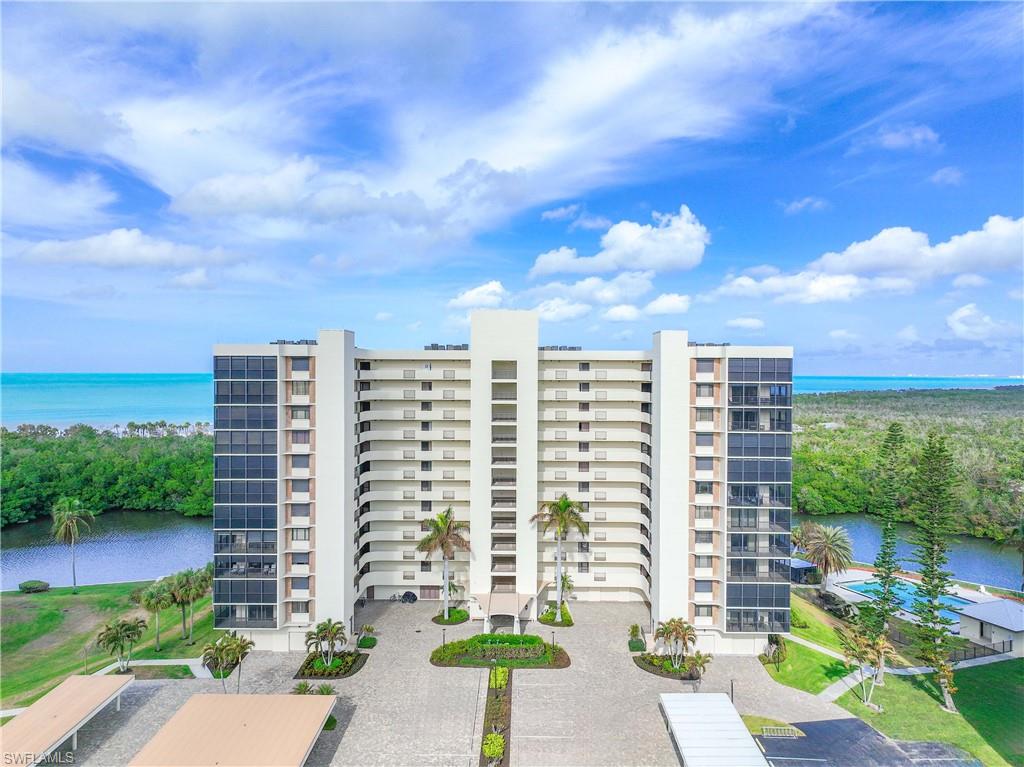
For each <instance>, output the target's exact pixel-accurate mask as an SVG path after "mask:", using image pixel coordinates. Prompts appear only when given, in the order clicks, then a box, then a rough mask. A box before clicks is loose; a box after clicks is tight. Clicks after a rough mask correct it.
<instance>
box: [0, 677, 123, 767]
mask: <svg viewBox="0 0 1024 767" xmlns="http://www.w3.org/2000/svg"><path fill="white" fill-rule="evenodd" d="M134 679H135V677H134V676H128V675H119V674H115V675H106V676H81V675H75V676H69V677H68V678H67V679H65V680H64V681H63V682H61V683H60V684H59V685H57V686H56V687H55V688H53V689H52V690H50V692H48V693H46V695H44V696H43V697H42V698H40V699H39V700H37V701H36V702H35V703H33V704H32V705H31V706H29V707H28V709H26V710H25V711H22V712H21V713H20V714H18V715H17V716H16V717H14V719H12V720H11V721H9V722H8V723H7V724H5V725H4V726H3V727H0V750H2V751H3V763H4V764H37V763H38V762H39V761H42V760H43V759H44V758H45V757H46V755H47V754H49V753H50V752H51V751H53V750H54V749H55V748H57V746H59V745H60V744H61V743H63V742H65V741H66V740H67V739H68V738H73V737H74V736H76V735H77V734H78V730H79V729H80V728H81V727H82V725H84V724H85V723H86V722H88V721H89V720H90V719H92V718H93V717H94V716H96V714H98V713H99V712H100V710H101V709H103V708H104V707H105V706H106V705H107V704H108V703H110V702H111V701H113V700H114V699H115V698H117V697H118V696H120V695H121V693H122V692H123V691H124V689H125V688H126V687H127V686H128V685H129V684H131V683H132V681H133V680H134ZM26 755H31V756H29V757H27V758H26Z"/></svg>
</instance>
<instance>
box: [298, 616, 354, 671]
mask: <svg viewBox="0 0 1024 767" xmlns="http://www.w3.org/2000/svg"><path fill="white" fill-rule="evenodd" d="M345 639H346V637H345V624H344V623H341V622H335V621H333V620H331V619H330V618H328V619H327V620H323V621H320V623H318V624H316V626H315V627H314V628H313V630H312V631H307V632H306V651H307V652H312V651H313V649H314V648H316V651H317V652H319V653H320V660H322V661H323V662H324V665H325V666H326V667H327V668H330V667H331V664H332V663H333V662H334V653H335V648H336V646H337V645H338V644H344V643H345Z"/></svg>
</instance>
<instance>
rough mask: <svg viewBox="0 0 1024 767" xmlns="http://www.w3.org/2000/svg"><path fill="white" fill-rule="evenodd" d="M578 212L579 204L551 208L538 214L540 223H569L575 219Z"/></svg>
mask: <svg viewBox="0 0 1024 767" xmlns="http://www.w3.org/2000/svg"><path fill="white" fill-rule="evenodd" d="M579 212H580V205H579V203H573V204H572V205H563V206H562V207H560V208H553V209H552V210H545V211H544V212H543V213H541V214H540V220H541V221H571V220H572V219H574V218H576V215H577V214H578V213H579Z"/></svg>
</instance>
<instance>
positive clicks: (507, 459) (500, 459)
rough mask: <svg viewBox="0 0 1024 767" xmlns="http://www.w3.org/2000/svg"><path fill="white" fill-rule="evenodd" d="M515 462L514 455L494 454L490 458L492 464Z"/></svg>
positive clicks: (512, 463)
mask: <svg viewBox="0 0 1024 767" xmlns="http://www.w3.org/2000/svg"><path fill="white" fill-rule="evenodd" d="M515 462H516V458H515V456H507V455H496V456H494V457H492V458H491V464H492V465H494V466H509V465H515Z"/></svg>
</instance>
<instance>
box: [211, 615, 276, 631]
mask: <svg viewBox="0 0 1024 767" xmlns="http://www.w3.org/2000/svg"><path fill="white" fill-rule="evenodd" d="M214 628H219V629H275V628H277V621H276V620H264V619H255V618H253V619H250V618H234V617H231V618H220V617H218V618H215V619H214Z"/></svg>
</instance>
